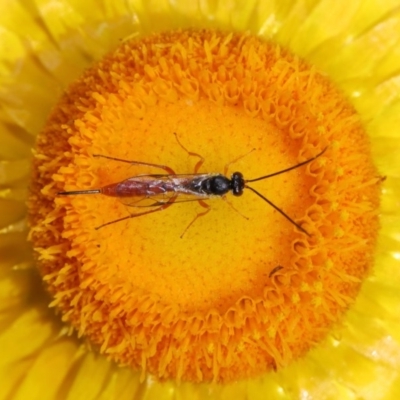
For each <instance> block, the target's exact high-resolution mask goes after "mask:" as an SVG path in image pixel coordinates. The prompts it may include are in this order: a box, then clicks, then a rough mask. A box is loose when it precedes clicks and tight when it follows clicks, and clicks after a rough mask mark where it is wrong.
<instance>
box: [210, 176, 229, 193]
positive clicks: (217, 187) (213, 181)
mask: <svg viewBox="0 0 400 400" xmlns="http://www.w3.org/2000/svg"><path fill="white" fill-rule="evenodd" d="M203 190H204V192H205V193H207V194H211V195H213V194H214V195H217V196H222V195H224V194H226V193H228V192H229V191H230V190H231V181H230V180H229V179H228V178H227V177H226V176H223V175H216V176H213V177H211V178H209V179H207V180H205V181H204V182H203Z"/></svg>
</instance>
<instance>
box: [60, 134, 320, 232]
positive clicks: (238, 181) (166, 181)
mask: <svg viewBox="0 0 400 400" xmlns="http://www.w3.org/2000/svg"><path fill="white" fill-rule="evenodd" d="M175 137H176V140H177V141H178V144H179V145H180V146H181V147H182V148H183V149H184V150H185V151H186V152H187V153H188V154H189V155H192V156H197V157H199V158H200V161H199V162H198V163H197V164H196V167H195V173H193V174H176V173H175V171H174V170H173V169H172V168H170V167H168V166H166V165H159V164H150V163H146V162H141V161H130V160H124V159H120V158H115V157H109V156H105V155H100V154H95V155H94V157H101V158H106V159H108V160H113V161H118V162H123V163H127V164H130V165H145V166H149V167H155V168H160V169H163V170H164V171H166V172H167V174H149V175H137V176H133V177H131V178H127V179H124V180H122V181H120V182H116V183H112V184H110V185H106V186H103V187H101V188H98V189H88V190H72V191H64V192H58V194H59V195H62V196H70V195H82V194H102V195H106V196H111V197H116V198H118V199H119V200H120V201H121V202H122V203H123V204H125V205H126V206H128V207H149V208H151V209H150V210H147V211H143V212H139V213H136V214H130V215H128V216H126V217H122V218H119V219H116V220H113V221H110V222H106V223H105V224H103V225H100V226H98V227H97V228H96V229H100V228H103V227H105V226H107V225H111V224H114V223H116V222H120V221H125V220H127V219H130V218H136V217H140V216H142V215H146V214H150V213H153V212H157V211H162V210H165V209H166V208H168V207H169V206H171V205H172V204H174V203H177V202H185V201H195V200H197V201H199V203H200V205H202V206H203V207H205V208H207V211H205V212H203V213H199V214H198V215H197V216H196V217H195V218H194V220H193V221H192V222H191V223H190V224H189V225H188V226H187V228H186V229H185V231H184V232H183V234H184V233H185V232H186V231H187V229H188V228H189V227H190V226H191V225H192V224H193V223H194V222H195V221H196V219H197V218H199V217H201V216H204V215H205V214H207V213H208V211H209V209H210V206H209V205H207V204H206V203H205V202H204V200H207V199H210V198H213V197H219V198H224V197H225V195H226V194H227V193H228V192H232V194H233V195H234V196H241V195H242V194H243V190H244V189H245V188H246V189H249V190H251V191H252V192H253V193H255V194H256V195H257V196H258V197H260V198H261V199H263V200H264V201H266V202H267V203H268V204H269V205H270V206H272V207H273V208H274V209H275V210H276V211H278V212H279V213H280V214H281V215H282V216H283V217H285V218H286V219H287V220H288V221H290V222H291V223H292V224H293V225H294V226H296V228H297V229H299V230H300V231H301V232H303V233H305V234H306V235H307V236H310V235H309V233H308V232H307V231H306V230H305V229H304V228H302V227H301V226H300V225H299V224H298V223H297V222H295V221H294V220H293V219H292V218H291V217H289V215H287V214H286V213H285V212H284V211H283V210H282V209H280V208H279V207H278V206H276V205H275V204H274V203H272V202H271V201H270V200H269V199H267V198H266V197H265V196H264V195H262V194H261V193H260V192H258V191H257V190H256V189H254V188H253V187H251V186H249V185H248V183H249V182H257V181H261V180H264V179H267V178H271V177H273V176H277V175H280V174H283V173H285V172H289V171H291V170H293V169H296V168H299V167H301V166H303V165H306V164H308V163H310V162H311V161H314V160H315V159H317V158H318V157H320V156H321V155H322V154H323V153H324V152H325V151H326V148H325V149H324V150H322V151H321V152H320V153H318V154H317V155H316V156H314V157H312V158H309V159H308V160H306V161H303V162H301V163H298V164H296V165H293V166H291V167H289V168H285V169H283V170H280V171H278V172H274V173H271V174H268V175H264V176H260V177H258V178H255V179H244V177H243V174H242V173H241V172H234V173H233V174H232V176H231V178H228V177H227V176H226V173H227V167H228V165H229V164H232V163H233V162H236V161H237V160H239V159H240V158H242V157H243V156H242V157H239V158H237V159H235V160H234V161H232V162H231V163H229V164H227V165H226V166H225V171H224V174H219V173H204V174H202V173H198V170H199V168H200V166H201V165H202V164H203V162H204V158H203V157H202V156H200V155H199V154H197V153H194V152H191V151H188V150H187V149H186V148H185V147H184V146H183V145H182V144H181V142H180V141H179V139H178V136H177V134H176V133H175ZM232 207H233V206H232ZM183 234H182V236H183ZM182 236H181V237H182Z"/></svg>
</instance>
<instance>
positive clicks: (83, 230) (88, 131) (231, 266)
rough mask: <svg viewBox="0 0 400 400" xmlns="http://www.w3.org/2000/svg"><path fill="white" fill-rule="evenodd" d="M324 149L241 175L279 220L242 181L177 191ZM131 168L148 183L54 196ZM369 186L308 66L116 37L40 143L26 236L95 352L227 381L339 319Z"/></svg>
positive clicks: (349, 114)
mask: <svg viewBox="0 0 400 400" xmlns="http://www.w3.org/2000/svg"><path fill="white" fill-rule="evenodd" d="M174 133H176V134H177V135H176V136H177V137H176V136H175V135H174ZM324 148H327V150H326V151H325V153H323V154H322V155H321V156H319V157H317V158H316V159H315V160H314V161H312V162H310V163H308V164H306V165H304V166H301V167H298V168H296V169H294V170H291V171H288V172H286V173H283V174H279V175H277V176H275V177H271V178H268V179H263V180H260V181H258V182H252V183H250V182H248V183H247V184H246V185H248V186H250V187H251V188H254V189H256V190H257V191H258V192H259V193H261V194H262V195H263V196H265V197H266V198H267V199H268V200H269V201H271V202H272V203H273V204H274V205H275V206H276V207H278V208H279V209H280V210H281V211H282V212H283V213H284V214H286V216H285V215H283V214H282V213H280V212H279V210H277V209H274V208H273V206H271V205H270V204H268V203H267V202H266V201H265V199H263V198H261V197H259V196H257V194H255V193H252V191H251V189H249V188H247V187H245V188H244V194H243V196H240V197H233V196H230V195H229V194H228V195H227V196H226V201H221V197H220V196H214V198H211V199H209V201H208V200H207V199H206V200H207V201H206V202H204V201H203V202H200V203H199V202H197V201H191V200H196V198H198V197H196V196H195V195H193V194H192V195H187V194H178V195H176V193H175V192H174V191H173V189H174V188H175V189H176V188H177V187H178V186H179V184H182V182H185V184H188V182H192V181H193V180H194V179H195V178H196V177H195V176H193V175H192V174H194V173H195V172H198V173H200V174H201V173H203V174H210V173H224V172H225V171H227V175H228V178H230V177H231V175H232V173H233V172H235V171H241V172H242V173H243V175H244V178H245V179H248V180H251V179H254V178H257V177H262V176H265V175H268V174H271V173H274V172H276V171H280V170H283V169H286V168H289V167H292V166H294V165H296V164H298V163H300V162H303V161H306V160H308V159H311V158H313V157H315V156H317V155H318V154H319V153H321V152H322V150H323V149H324ZM185 149H187V150H185ZM193 153H196V154H193ZM98 155H101V156H107V157H111V158H118V159H123V160H135V161H139V162H144V163H151V164H158V165H164V166H168V168H164V169H163V168H157V167H156V166H148V165H132V164H129V163H126V162H122V161H118V160H113V159H110V158H105V157H99V156H98ZM201 157H203V158H204V160H203V159H202V158H201ZM202 160H203V161H204V162H203V163H201V161H202ZM200 164H201V165H200ZM196 165H197V167H196ZM171 170H173V171H174V172H175V173H177V174H186V175H187V176H179V175H177V176H172V175H171V174H172V171H171ZM155 174H157V175H163V176H162V177H160V176H154V175H155ZM138 175H147V176H145V177H141V178H135V179H136V180H137V179H139V180H140V179H141V180H142V181H144V182H145V183H146V185H150V186H146V188H147V189H146V190H147V191H146V190H145V189H143V187H141V188H142V189H140V190H141V192H140V190H139V189H138V190H139V192H137V193H136V192H135V193H134V192H132V191H131V192H129V193H128V194H126V195H125V196H124V197H121V196H117V197H115V196H107V195H104V194H101V193H97V194H96V193H95V194H89V193H86V194H76V195H69V196H60V195H57V193H59V192H62V191H74V190H83V191H84V190H88V189H101V188H104V187H105V186H107V185H110V184H114V183H119V182H123V181H124V180H126V179H128V178H132V177H137V176H138ZM148 175H151V176H148ZM207 178H208V176H206V177H204V179H207ZM185 179H186V181H185ZM132 181H133V179H128V181H125V183H126V182H128V183H129V184H131V182H132ZM165 182H168V184H169V185H171V184H172V187H173V188H172V189H171V188H170V189H168V190H167V189H166V187H167V186H166V185H167V183H165ZM171 182H172V183H171ZM379 182H380V179H379V177H378V176H377V173H376V170H375V168H374V166H373V165H372V163H371V159H370V150H369V143H368V140H367V138H366V135H365V132H364V129H363V127H362V124H361V122H360V120H359V117H358V116H357V114H356V113H355V111H354V110H353V108H352V107H351V105H349V103H348V102H347V101H346V99H344V98H343V96H342V94H341V93H340V92H339V91H338V90H337V89H336V88H335V86H334V85H333V84H332V83H331V82H329V80H327V79H326V78H325V77H323V76H321V75H320V74H318V73H317V72H316V71H315V70H314V69H313V68H312V67H310V66H309V65H307V64H306V63H305V62H304V61H302V60H299V59H298V58H297V57H295V56H293V55H292V54H290V53H288V52H286V51H284V50H282V49H280V48H279V47H278V46H277V45H275V44H272V43H269V42H264V41H262V40H260V39H257V38H255V37H251V36H246V35H240V34H222V33H218V32H213V31H179V32H173V33H166V34H162V35H155V36H151V37H148V38H145V39H142V40H134V41H127V42H124V43H123V44H122V45H121V46H120V47H119V48H118V49H117V50H116V51H115V52H114V53H112V54H111V55H109V56H108V57H106V58H105V59H103V60H102V61H101V62H100V63H99V64H98V65H96V66H95V67H93V68H92V69H90V70H88V71H87V72H86V73H85V74H84V75H83V77H82V78H81V79H80V80H79V81H77V82H75V83H74V84H73V85H72V86H71V87H70V88H69V90H68V91H67V93H66V94H65V96H64V97H63V98H62V99H61V101H60V103H59V105H58V106H57V108H56V109H55V111H54V112H53V114H52V116H51V117H50V119H49V122H48V124H47V126H46V128H45V129H44V131H43V132H42V133H41V135H40V136H39V137H38V141H37V150H36V157H35V161H34V165H33V179H32V185H31V192H30V200H29V209H30V223H31V227H32V229H31V240H32V241H33V243H34V246H35V250H36V254H37V260H38V266H39V269H40V271H41V273H42V275H43V279H44V280H45V281H46V283H47V285H48V289H49V291H50V292H51V293H52V295H53V296H54V301H53V302H52V306H55V307H57V308H58V309H59V310H60V311H61V313H62V316H63V320H64V321H65V322H67V323H69V324H70V325H71V326H72V327H73V328H75V329H76V330H77V331H78V332H79V334H80V335H84V336H85V337H87V338H89V339H90V341H91V342H92V343H93V344H94V345H97V346H98V347H99V349H100V351H101V352H102V353H105V354H107V355H108V356H109V357H110V358H111V359H113V360H115V361H116V362H118V363H119V364H121V365H130V366H132V367H134V368H142V371H144V372H146V371H147V372H150V373H152V374H153V375H155V376H156V377H158V378H159V379H167V378H174V379H178V380H189V381H197V382H200V381H209V380H214V381H220V382H224V381H230V380H236V379H240V378H247V377H251V376H254V375H256V374H260V373H262V372H265V371H267V370H270V369H276V368H280V367H282V366H285V365H287V364H288V363H289V362H290V361H291V360H293V359H295V358H298V357H300V356H302V355H304V354H305V353H306V352H307V351H308V350H309V349H310V348H311V347H312V346H313V345H314V344H315V343H316V342H318V341H320V340H321V339H323V338H324V337H325V336H326V335H327V333H328V332H329V330H330V329H331V327H332V325H333V324H335V323H337V322H338V321H339V320H340V319H341V318H342V315H343V313H344V311H345V310H346V309H347V308H348V307H349V305H350V304H351V303H352V302H353V301H354V298H355V296H356V294H357V292H358V290H359V287H360V283H361V281H362V279H363V278H364V277H365V276H366V274H367V272H368V270H369V268H370V266H371V259H372V253H373V249H374V244H375V241H376V235H377V228H378V220H377V211H376V210H377V207H378V204H379V190H380V185H379ZM136 185H137V184H136ZM151 185H153V186H151ZM163 185H164V186H163ZM168 187H170V186H168ZM131 188H132V186H131ZM104 190H105V189H103V191H104ZM131 190H132V189H131ZM157 190H159V191H160V190H161V191H163V190H166V192H165V193H164V194H160V193H158V194H155V193H156V192H157ZM172 202H173V204H171V203H172ZM207 204H208V206H207ZM164 205H167V206H168V207H167V209H165V210H161V209H159V208H160V207H162V206H164ZM148 211H154V212H153V213H149V214H146V215H141V216H138V215H137V214H140V213H145V212H148ZM289 218H290V219H292V220H293V222H291V221H290V220H289ZM119 219H122V221H117V220H119ZM295 224H297V225H298V226H296V225H295ZM299 226H300V228H299ZM98 227H100V229H96V228H98ZM301 229H303V230H304V231H305V232H304V231H302V230H301ZM306 233H308V235H307V234H306Z"/></svg>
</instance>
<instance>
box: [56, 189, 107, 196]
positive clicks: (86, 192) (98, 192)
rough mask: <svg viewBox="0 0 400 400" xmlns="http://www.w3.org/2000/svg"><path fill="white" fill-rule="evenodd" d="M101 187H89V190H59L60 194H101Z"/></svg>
mask: <svg viewBox="0 0 400 400" xmlns="http://www.w3.org/2000/svg"><path fill="white" fill-rule="evenodd" d="M100 193H101V189H89V190H71V191H69V192H58V193H57V194H58V195H59V196H74V195H76V194H100Z"/></svg>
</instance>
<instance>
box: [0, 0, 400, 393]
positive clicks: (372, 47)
mask: <svg viewBox="0 0 400 400" xmlns="http://www.w3.org/2000/svg"><path fill="white" fill-rule="evenodd" d="M181 3H182V4H180V3H179V2H175V3H171V4H169V3H167V2H165V3H162V2H155V4H152V5H151V6H149V5H148V3H146V6H144V5H141V4H139V3H133V4H131V3H125V2H124V3H112V4H107V3H104V4H101V5H99V4H98V3H93V5H91V4H88V3H87V2H85V4H84V5H81V4H79V3H78V4H73V3H71V2H67V3H55V2H49V3H46V2H43V3H39V2H38V3H37V4H36V5H35V7H32V6H28V5H24V4H19V3H16V4H13V5H12V6H9V7H10V9H8V10H6V12H5V13H4V15H5V16H4V15H3V16H2V17H1V18H2V19H1V22H0V24H1V25H0V26H1V27H2V28H3V36H4V40H3V41H2V46H3V48H2V50H1V61H2V63H1V73H2V75H1V79H2V81H1V93H2V94H1V95H2V103H4V107H3V108H2V123H3V128H2V131H1V143H2V150H1V155H2V157H3V158H4V160H6V161H4V162H3V165H2V167H3V171H4V173H3V174H2V176H3V180H4V182H2V184H3V187H4V189H3V190H2V192H1V193H2V197H3V200H2V205H1V207H2V211H3V210H4V211H3V212H2V213H1V221H2V231H1V233H2V237H1V241H0V243H1V246H2V250H3V252H4V256H2V260H1V262H2V275H1V278H2V280H1V289H0V294H1V296H2V307H3V312H2V330H1V334H0V345H1V348H3V349H6V352H5V356H4V357H3V358H2V361H1V363H2V364H1V368H2V369H1V375H0V378H1V382H2V387H1V391H3V392H4V396H8V397H11V398H17V399H18V398H21V399H27V398H29V399H31V398H32V399H34V398H40V399H43V398H54V399H57V398H71V399H77V398H85V399H90V398H104V399H106V398H110V399H113V398H115V399H120V398H133V397H134V396H135V395H136V396H137V397H138V398H150V399H151V398H155V399H158V398H174V397H177V398H196V396H197V398H202V397H203V398H251V399H252V398H254V399H257V398H264V397H265V396H266V395H268V396H271V397H273V396H275V398H281V397H282V398H308V397H307V396H309V397H312V398H324V397H325V398H333V399H334V398H354V397H358V398H371V399H379V398H397V396H396V390H398V389H396V388H397V387H398V386H399V385H398V383H399V379H398V376H397V370H398V369H399V362H400V359H399V337H398V334H397V329H396V328H397V323H398V315H399V314H398V309H396V307H397V305H396V303H397V302H396V300H398V297H399V295H398V294H397V293H396V290H397V288H399V286H400V282H399V276H398V274H397V276H396V267H397V266H398V265H399V262H400V261H399V259H400V256H399V245H398V241H399V240H400V239H399V232H398V231H399V228H398V227H399V226H400V225H399V222H400V221H399V215H398V213H399V211H398V204H396V199H397V198H398V189H397V188H398V187H399V186H400V185H399V184H398V183H397V185H396V177H398V174H399V167H398V162H397V160H396V155H399V149H400V145H399V143H398V142H399V140H398V133H397V131H396V127H397V126H398V122H399V117H398V115H399V113H398V100H397V98H396V96H398V95H397V92H398V89H397V87H398V76H397V75H396V74H397V73H398V67H399V64H400V61H399V56H398V52H397V51H396V45H397V43H398V39H399V33H398V32H400V30H399V26H398V20H399V17H398V13H397V14H396V11H395V10H396V7H395V5H390V4H387V5H386V8H385V6H379V8H378V9H376V7H374V6H373V5H371V4H370V3H369V2H363V3H362V4H359V5H357V7H355V5H354V3H352V4H350V5H349V4H346V3H344V2H342V1H340V2H329V1H326V2H324V1H322V2H321V3H319V4H317V5H313V6H312V7H311V6H310V5H309V4H302V3H296V4H295V5H292V4H291V3H290V2H289V3H288V4H286V5H285V6H284V5H283V4H282V3H279V6H276V7H275V6H274V5H271V4H269V3H266V2H260V3H247V4H246V6H245V7H242V6H240V5H234V6H232V5H230V7H232V8H229V11H228V5H227V4H223V3H220V4H214V3H209V4H207V5H204V4H203V3H200V4H199V5H198V6H197V5H196V6H193V5H191V4H193V3H189V2H181ZM189 5H190V6H189ZM132 21H133V23H132ZM138 21H139V22H138ZM338 21H340V23H339V22H338ZM186 26H198V27H204V26H208V27H210V26H211V27H217V28H224V29H233V30H248V29H250V30H251V31H252V32H253V33H256V34H259V35H261V36H263V37H267V38H269V37H271V38H273V39H274V40H276V41H277V42H278V43H280V44H282V45H284V46H287V47H288V48H289V49H291V50H292V51H293V52H295V53H297V54H299V55H300V56H303V57H304V58H306V59H307V60H308V61H310V62H312V63H313V64H315V65H316V66H317V67H318V68H319V69H320V70H322V71H324V72H326V73H327V74H328V75H329V76H330V77H331V78H332V79H333V80H334V81H336V82H337V83H338V85H339V86H340V87H341V88H342V89H343V90H344V91H345V92H346V93H347V95H348V96H349V97H350V98H351V99H352V102H353V104H354V105H355V107H356V108H357V110H358V111H359V112H360V114H361V116H362V119H363V120H364V121H365V123H366V124H367V127H368V131H369V133H370V135H371V139H372V145H373V152H374V156H375V159H376V163H377V165H378V167H379V170H380V172H381V173H382V174H384V175H386V176H387V181H386V184H385V186H384V197H383V206H382V210H383V215H382V225H383V229H382V233H381V240H380V243H379V248H378V253H377V260H376V267H375V273H374V274H373V275H372V276H371V278H369V279H368V280H367V281H366V282H365V284H364V286H363V290H362V293H361V295H360V296H359V298H358V301H357V303H356V304H355V306H354V307H353V308H352V310H351V311H350V312H349V313H348V314H347V317H346V320H345V327H344V328H338V329H337V330H335V331H333V332H332V334H331V337H330V339H328V340H327V341H326V342H325V343H323V344H322V345H320V346H319V347H318V348H316V349H315V350H313V351H312V352H310V353H309V354H308V355H307V356H306V357H305V358H304V359H302V360H301V361H299V362H297V363H296V364H292V365H290V366H289V367H287V368H285V369H282V370H280V371H279V372H278V373H277V374H267V375H265V376H263V377H262V378H259V379H254V380H249V381H242V382H239V383H237V384H226V385H220V386H218V385H208V384H203V385H194V384H188V383H187V384H181V385H176V384H175V383H173V382H167V383H164V384H161V383H157V382H154V381H152V380H151V378H148V379H147V380H145V381H144V382H140V381H139V375H138V374H137V373H133V372H131V371H130V370H128V369H120V368H117V367H115V366H114V365H113V364H111V363H109V362H108V361H106V360H105V359H104V358H103V357H101V356H95V355H93V354H92V353H89V352H87V351H86V348H85V347H84V346H83V345H82V344H80V343H79V341H78V340H76V339H74V338H71V337H70V336H68V335H67V333H68V329H67V328H63V327H62V325H61V324H60V323H58V322H57V317H54V316H53V314H52V312H51V311H49V310H48V309H47V304H48V303H49V299H48V298H47V297H46V295H45V294H43V291H42V289H41V283H40V280H39V278H38V277H37V275H36V274H35V269H34V268H32V267H33V262H32V261H31V258H30V256H29V247H28V246H27V245H26V244H25V236H26V228H25V225H24V223H23V222H21V221H23V216H24V209H23V206H22V202H23V201H24V199H25V189H26V186H27V177H26V171H27V165H28V164H29V156H28V152H29V147H30V146H32V143H33V140H32V139H31V138H32V137H33V136H34V135H35V134H36V133H37V132H38V131H39V130H40V129H41V128H42V126H43V124H44V121H45V119H46V115H47V114H48V112H49V109H50V107H51V106H52V105H53V104H55V103H56V101H57V98H58V97H59V95H60V92H61V90H62V88H64V87H65V85H66V84H68V83H69V82H71V81H72V80H73V79H75V78H76V77H77V76H78V75H79V74H80V72H81V70H82V68H83V67H85V66H87V65H88V63H90V61H92V60H94V59H98V58H99V57H100V56H101V55H103V54H104V52H105V51H106V50H109V49H111V48H113V47H114V46H115V44H116V43H117V42H118V39H119V38H123V37H125V36H127V35H129V34H132V32H140V33H142V34H146V33H149V31H152V30H154V29H157V30H168V29H171V28H177V27H186ZM104 27H106V28H105V29H104ZM21 60H22V61H21ZM54 86H57V87H59V88H60V90H59V91H54V89H53V88H54ZM396 100H397V101H396ZM30 134H31V135H30ZM396 163H397V165H396ZM396 167H397V168H396ZM3 382H4V384H3ZM0 394H1V395H3V393H2V392H0Z"/></svg>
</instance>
